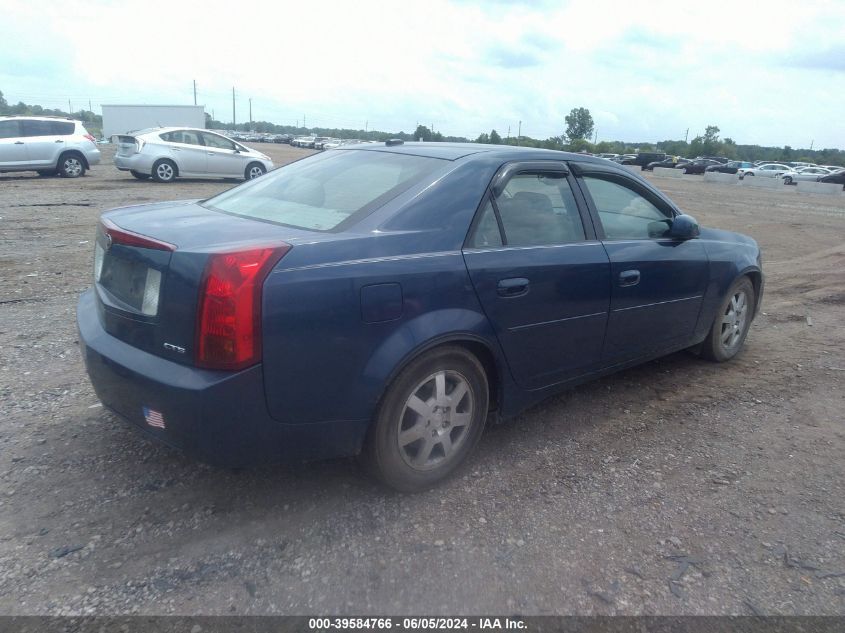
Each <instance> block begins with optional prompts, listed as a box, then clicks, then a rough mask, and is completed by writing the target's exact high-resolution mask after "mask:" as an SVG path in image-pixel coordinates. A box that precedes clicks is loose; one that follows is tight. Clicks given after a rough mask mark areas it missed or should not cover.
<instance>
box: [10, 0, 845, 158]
mask: <svg viewBox="0 0 845 633" xmlns="http://www.w3.org/2000/svg"><path fill="white" fill-rule="evenodd" d="M45 5H46V6H45ZM3 17H4V19H3V21H2V23H0V90H3V91H4V92H5V93H6V94H7V96H8V97H10V98H11V99H14V100H18V99H22V100H24V101H27V102H33V103H34V102H39V103H42V104H44V105H54V106H55V105H61V104H62V103H66V102H67V99H68V98H71V99H74V100H76V101H77V105H81V104H82V103H83V102H84V101H86V100H87V98H88V97H90V98H92V99H93V100H94V102H95V104H97V103H115V102H149V103H162V102H176V103H190V102H191V100H192V98H193V97H192V92H191V81H192V80H193V79H196V80H197V83H198V87H199V101H200V102H201V103H205V104H206V106H207V108H208V110H212V109H213V110H214V111H215V115H216V116H217V118H219V119H222V120H226V119H228V118H231V88H232V86H233V85H234V86H235V87H236V89H237V94H238V97H239V98H238V103H237V108H238V119H239V120H243V119H244V118H245V117H246V116H247V109H248V102H247V99H248V98H249V97H252V98H253V116H254V118H256V119H269V120H273V121H276V122H280V123H294V122H296V121H297V120H299V121H300V122H301V120H302V117H303V115H305V116H306V120H307V123H308V124H309V125H321V126H338V127H363V125H364V124H365V122H369V125H370V127H371V128H373V127H375V128H377V129H384V130H399V129H403V130H405V131H410V130H412V129H413V128H414V127H415V126H416V124H417V123H418V122H419V123H424V124H426V125H430V124H432V123H433V124H434V126H435V128H436V129H437V130H439V131H442V132H444V133H446V134H454V135H464V136H469V137H474V136H476V135H477V134H479V133H480V132H483V131H489V130H490V129H492V128H496V129H497V130H498V131H499V132H500V133H501V134H506V132H507V127H508V126H509V125H510V126H511V133H512V134H515V133H516V128H517V125H518V121H520V120H522V121H523V133H525V134H529V135H532V136H535V137H546V136H551V135H556V134H560V132H561V131H562V129H563V127H564V122H563V117H564V116H565V115H566V114H567V113H568V112H569V110H570V109H571V108H573V107H577V106H584V107H587V108H589V109H590V110H591V111H592V112H593V115H594V118H595V120H596V122H597V127H598V128H599V137H600V138H602V139H624V140H660V139H663V138H683V135H684V133H685V130H686V128H687V127H689V128H691V130H690V136H693V135H695V134H696V133H700V132H701V131H702V130H703V128H704V126H705V125H707V124H710V123H714V124H717V125H719V127H720V128H721V129H722V131H723V135H727V136H731V137H733V138H734V139H736V140H737V141H738V142H740V143H743V142H747V143H761V144H772V145H783V144H790V145H793V146H802V145H803V146H806V145H808V144H809V142H810V140H815V141H816V146H817V147H818V146H838V147H845V129H843V125H842V124H841V123H840V121H841V114H840V113H839V110H840V109H841V94H840V93H841V91H838V90H837V88H836V86H837V85H840V86H841V81H842V77H843V72H842V71H843V69H842V66H841V64H840V65H837V62H835V61H830V62H828V61H827V60H826V59H825V57H824V55H823V53H824V51H826V50H830V51H831V55H832V56H834V57H835V56H836V51H840V52H841V50H842V49H841V34H842V32H843V30H845V5H843V4H842V3H836V2H818V3H813V2H804V3H800V5H796V4H795V3H794V1H790V2H769V3H767V4H766V5H765V7H763V6H761V5H759V4H758V3H742V4H736V3H728V2H719V1H717V0H711V1H710V2H708V3H706V4H703V5H700V6H695V5H691V4H690V3H678V2H676V1H674V2H659V3H658V2H649V3H645V4H644V3H624V2H608V1H602V0H599V1H589V2H586V1H584V2H571V3H569V4H566V5H560V4H559V3H557V2H545V3H544V2H539V3H538V2H524V3H519V2H483V1H479V2H473V1H461V2H448V1H447V0H429V1H425V2H423V1H413V2H401V3H400V2H379V1H376V0H361V1H358V2H355V3H350V2H341V1H337V2H323V3H302V2H289V1H285V2H264V1H256V0H253V1H252V2H250V3H248V4H241V5H237V4H236V5H233V4H232V3H231V2H222V1H219V0H213V1H211V2H205V3H203V4H202V5H201V6H200V5H197V4H196V3H193V2H186V1H184V0H170V1H163V0H148V1H145V2H144V3H123V2H120V3H113V2H107V1H104V0H101V1H99V2H97V1H94V0H66V1H64V2H53V3H50V2H47V3H43V2H42V3H32V2H29V1H28V0H5V2H4V16H3ZM837 47H838V48H837ZM808 51H810V52H813V53H814V56H808Z"/></svg>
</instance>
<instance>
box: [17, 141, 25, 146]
mask: <svg viewBox="0 0 845 633" xmlns="http://www.w3.org/2000/svg"><path fill="white" fill-rule="evenodd" d="M15 145H23V141H15Z"/></svg>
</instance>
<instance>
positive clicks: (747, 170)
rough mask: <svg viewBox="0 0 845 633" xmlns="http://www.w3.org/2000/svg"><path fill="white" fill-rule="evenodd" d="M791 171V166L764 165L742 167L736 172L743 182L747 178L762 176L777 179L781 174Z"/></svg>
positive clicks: (778, 164)
mask: <svg viewBox="0 0 845 633" xmlns="http://www.w3.org/2000/svg"><path fill="white" fill-rule="evenodd" d="M788 171H791V168H790V167H789V165H781V164H780V163H763V164H762V165H757V166H756V167H741V168H740V169H737V170H736V173H737V174H738V175H739V179H740V180H742V179H743V178H745V177H746V176H762V177H764V178H777V177H778V176H780V175H781V174H785V173H786V172H788Z"/></svg>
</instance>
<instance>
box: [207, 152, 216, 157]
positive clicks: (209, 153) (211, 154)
mask: <svg viewBox="0 0 845 633" xmlns="http://www.w3.org/2000/svg"><path fill="white" fill-rule="evenodd" d="M207 153H208V155H209V156H215V153H214V152H207Z"/></svg>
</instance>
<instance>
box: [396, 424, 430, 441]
mask: <svg viewBox="0 0 845 633" xmlns="http://www.w3.org/2000/svg"><path fill="white" fill-rule="evenodd" d="M424 436H425V424H423V423H422V422H417V423H416V424H415V425H414V426H412V427H411V428H410V429H406V430H405V431H402V432H401V433H399V446H407V445H408V444H412V443H413V442H416V441H417V440H418V439H420V438H421V437H424Z"/></svg>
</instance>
